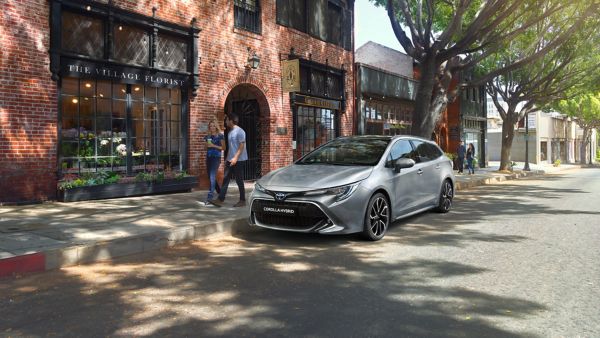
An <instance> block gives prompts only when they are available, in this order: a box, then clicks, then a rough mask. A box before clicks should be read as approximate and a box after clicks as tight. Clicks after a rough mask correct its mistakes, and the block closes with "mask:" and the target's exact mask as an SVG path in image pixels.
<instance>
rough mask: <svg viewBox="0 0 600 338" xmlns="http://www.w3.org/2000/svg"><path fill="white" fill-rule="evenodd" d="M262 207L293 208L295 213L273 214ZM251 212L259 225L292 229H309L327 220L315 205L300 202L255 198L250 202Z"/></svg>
mask: <svg viewBox="0 0 600 338" xmlns="http://www.w3.org/2000/svg"><path fill="white" fill-rule="evenodd" d="M264 207H271V208H276V209H281V208H294V209H295V210H297V213H296V214H295V215H273V214H270V213H266V212H264V211H263V208H264ZM252 213H253V214H254V217H255V219H256V221H257V222H258V223H259V224H260V225H265V226H273V227H284V228H293V229H298V230H300V229H311V228H314V227H315V226H317V225H321V224H324V223H325V222H327V220H328V218H327V215H325V214H324V213H323V211H321V209H319V208H318V207H317V206H316V205H314V204H310V203H302V202H275V201H266V200H255V201H254V202H253V203H252Z"/></svg>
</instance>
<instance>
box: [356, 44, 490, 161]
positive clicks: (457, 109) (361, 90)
mask: <svg viewBox="0 0 600 338" xmlns="http://www.w3.org/2000/svg"><path fill="white" fill-rule="evenodd" d="M355 60H356V64H355V74H356V100H357V103H356V109H357V112H356V117H357V122H356V125H357V133H358V134H359V135H363V134H378V135H396V134H410V133H411V127H412V120H413V118H412V115H413V113H414V103H415V98H416V89H417V85H418V79H419V69H418V67H417V66H416V65H414V62H413V59H412V58H411V57H410V56H408V55H406V54H403V53H401V52H399V51H397V50H394V49H391V48H389V47H385V46H382V45H379V44H377V43H374V42H371V41H370V42H367V43H366V44H364V45H363V46H361V47H359V48H358V49H357V50H356V56H355ZM461 76H464V74H463V75H461ZM457 83H458V81H457V80H454V81H452V83H451V86H450V90H453V89H454V88H456V85H457ZM431 139H432V140H434V141H436V142H437V143H438V145H439V146H440V147H441V148H442V149H443V150H444V151H445V152H449V153H455V152H456V149H457V148H458V145H459V142H460V140H461V139H462V140H464V141H465V142H466V143H473V145H474V146H475V150H476V153H477V158H479V159H485V154H486V149H485V139H486V100H485V95H484V89H483V87H478V88H468V89H466V90H464V91H463V92H462V95H460V96H459V97H457V98H456V100H454V102H451V103H449V104H448V107H447V108H446V110H445V111H444V112H443V113H442V114H441V116H440V120H439V122H438V124H437V126H436V128H435V130H434V132H433V134H432V135H431ZM479 165H480V166H481V167H484V166H485V161H480V162H479Z"/></svg>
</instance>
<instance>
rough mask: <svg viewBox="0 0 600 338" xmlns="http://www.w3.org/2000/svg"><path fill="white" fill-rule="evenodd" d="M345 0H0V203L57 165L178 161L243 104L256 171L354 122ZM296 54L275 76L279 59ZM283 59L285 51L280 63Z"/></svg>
mask: <svg viewBox="0 0 600 338" xmlns="http://www.w3.org/2000/svg"><path fill="white" fill-rule="evenodd" d="M353 8H354V1H353V0H314V1H308V0H203V1H183V0H181V1H166V0H154V1H151V0H145V1H117V0H114V1H85V0H80V1H72V0H30V1H17V0H15V1H10V2H7V3H4V4H3V7H2V9H3V11H2V14H0V203H15V202H17V203H19V202H33V201H42V200H52V199H55V198H56V196H57V182H58V181H59V180H60V179H61V178H63V177H64V176H65V175H67V174H69V175H70V174H73V175H81V174H85V173H93V172H98V171H116V172H119V173H121V174H123V175H127V176H134V175H136V174H137V173H139V172H143V171H148V170H186V171H187V172H189V173H192V174H194V175H197V176H198V177H199V179H200V184H201V185H204V184H206V179H205V176H206V174H205V166H204V156H205V152H206V146H205V144H204V141H203V137H204V136H205V135H206V132H207V125H208V122H209V120H211V119H213V118H214V119H217V120H218V121H223V118H224V114H225V113H227V112H230V111H233V112H236V113H238V114H239V115H241V123H240V125H241V126H242V127H243V128H244V129H245V130H246V132H247V146H248V152H249V157H250V160H249V161H248V165H247V167H246V172H245V178H246V179H254V178H257V177H260V176H261V175H263V174H265V173H266V172H268V171H270V170H273V169H275V168H278V167H281V166H283V165H287V164H289V163H291V162H292V161H293V159H295V158H297V157H298V156H301V155H302V154H304V153H306V152H307V151H309V150H311V149H313V148H314V147H315V146H318V145H319V144H320V142H323V141H326V140H329V139H331V138H333V137H335V136H337V135H347V134H352V133H353V131H354V128H355V127H354V118H353V115H352V112H353V111H354V108H353V102H354V96H353V83H354V76H353V67H352V65H353V52H352V51H353V38H352V35H353V34H352V32H353V23H352V18H353ZM287 60H298V61H297V63H296V67H297V68H293V66H292V68H289V69H290V72H291V73H289V74H287V73H286V77H287V78H288V79H290V80H294V78H298V80H299V81H298V82H299V83H298V86H297V88H295V89H292V90H291V91H293V92H290V90H285V91H284V88H282V67H283V64H284V63H285V62H284V61H287ZM290 64H292V65H294V63H290Z"/></svg>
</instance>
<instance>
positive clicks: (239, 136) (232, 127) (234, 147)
mask: <svg viewBox="0 0 600 338" xmlns="http://www.w3.org/2000/svg"><path fill="white" fill-rule="evenodd" d="M239 121H240V120H239V117H238V116H237V115H236V114H233V113H231V114H229V115H228V116H226V117H225V124H226V125H227V127H228V128H229V134H228V135H227V141H228V149H227V158H226V159H225V175H224V177H223V185H222V186H221V192H220V193H219V197H218V198H217V199H214V200H210V201H209V202H211V203H212V204H214V205H216V206H222V205H223V202H224V201H225V196H226V195H227V188H228V187H229V181H230V180H231V176H232V175H233V176H235V182H236V183H237V186H238V188H239V190H240V200H239V201H238V202H237V203H236V204H235V205H234V207H243V206H246V191H245V189H244V164H245V163H246V161H247V160H248V152H247V151H246V132H245V131H244V129H242V128H240V127H239V126H238V123H239Z"/></svg>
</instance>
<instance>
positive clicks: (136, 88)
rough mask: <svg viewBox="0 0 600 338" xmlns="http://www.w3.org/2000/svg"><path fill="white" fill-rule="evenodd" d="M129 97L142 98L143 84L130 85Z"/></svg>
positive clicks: (138, 99)
mask: <svg viewBox="0 0 600 338" xmlns="http://www.w3.org/2000/svg"><path fill="white" fill-rule="evenodd" d="M131 99H132V100H134V101H142V100H144V86H141V85H132V86H131Z"/></svg>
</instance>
